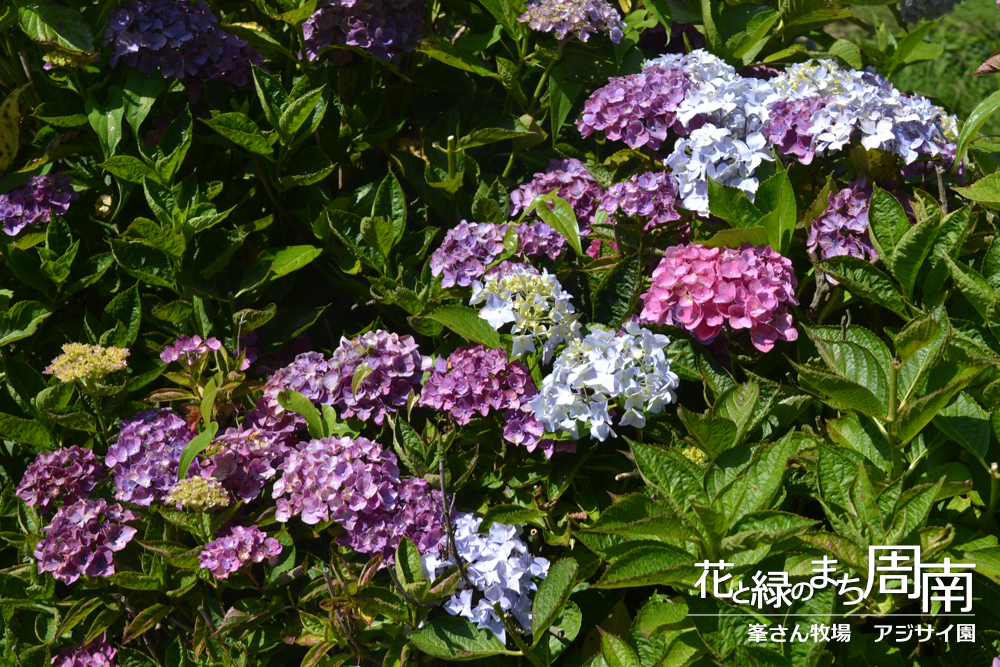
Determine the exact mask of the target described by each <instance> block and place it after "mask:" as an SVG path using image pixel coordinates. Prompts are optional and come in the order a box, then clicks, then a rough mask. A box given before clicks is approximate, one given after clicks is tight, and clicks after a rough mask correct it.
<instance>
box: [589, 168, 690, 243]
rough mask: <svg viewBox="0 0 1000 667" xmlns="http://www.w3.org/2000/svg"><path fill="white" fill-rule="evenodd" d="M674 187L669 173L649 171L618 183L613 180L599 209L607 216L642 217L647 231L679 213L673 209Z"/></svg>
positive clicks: (663, 223) (668, 220) (677, 218)
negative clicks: (613, 182) (620, 214)
mask: <svg viewBox="0 0 1000 667" xmlns="http://www.w3.org/2000/svg"><path fill="white" fill-rule="evenodd" d="M676 201H677V190H676V189H675V188H674V183H673V180H672V179H671V178H670V174H669V173H667V172H665V171H653V172H648V173H645V174H636V175H634V176H632V177H630V178H629V179H628V180H625V181H622V182H621V183H615V184H614V185H612V186H611V188H610V189H608V191H607V193H606V194H605V195H604V199H602V200H601V209H602V210H604V211H606V212H607V213H608V215H609V216H612V217H614V216H615V214H618V213H622V214H624V215H626V216H629V217H632V216H637V217H640V218H645V219H646V226H645V230H646V231H649V230H651V229H653V228H655V227H659V226H660V225H665V224H667V223H668V222H672V221H674V220H680V218H681V216H680V214H679V213H678V212H677V211H676V210H675V209H674V204H675V203H676Z"/></svg>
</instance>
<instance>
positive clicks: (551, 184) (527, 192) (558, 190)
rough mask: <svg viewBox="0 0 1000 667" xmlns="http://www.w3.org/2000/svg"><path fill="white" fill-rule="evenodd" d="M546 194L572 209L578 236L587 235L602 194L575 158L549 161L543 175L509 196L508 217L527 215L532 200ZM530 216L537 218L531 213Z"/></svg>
mask: <svg viewBox="0 0 1000 667" xmlns="http://www.w3.org/2000/svg"><path fill="white" fill-rule="evenodd" d="M550 192H554V193H555V194H556V196H557V197H560V198H561V199H564V200H566V203H568V204H569V205H570V206H571V207H572V208H573V212H574V213H575V214H576V220H577V222H578V223H579V225H580V233H581V234H587V233H589V232H590V226H591V225H592V224H593V223H594V216H595V215H596V214H597V207H598V204H600V201H601V197H602V196H603V194H604V190H603V189H602V188H601V186H600V185H599V184H598V183H597V181H596V180H595V179H594V177H593V176H592V175H591V173H590V172H589V171H587V167H586V166H584V164H583V163H582V162H580V161H579V160H577V159H576V158H569V159H566V160H552V161H550V162H549V168H548V170H547V171H544V172H540V173H537V174H535V175H534V176H532V177H531V180H530V181H528V182H526V183H523V184H521V186H520V187H518V188H517V189H516V190H514V191H513V192H511V193H510V214H511V216H512V217H513V216H518V215H520V214H521V213H522V212H523V211H527V210H528V209H529V208H530V207H531V203H532V202H533V201H535V198H536V197H538V196H539V195H547V194H549V193H550ZM550 208H551V206H550ZM533 215H536V216H537V215H538V214H537V213H533Z"/></svg>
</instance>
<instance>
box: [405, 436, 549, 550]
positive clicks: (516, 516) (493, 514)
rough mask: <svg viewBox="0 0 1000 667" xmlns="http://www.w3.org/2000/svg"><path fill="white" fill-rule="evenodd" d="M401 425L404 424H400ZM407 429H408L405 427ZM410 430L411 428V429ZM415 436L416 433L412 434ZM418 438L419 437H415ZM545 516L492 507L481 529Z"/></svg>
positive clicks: (534, 511) (531, 510) (511, 507)
mask: <svg viewBox="0 0 1000 667" xmlns="http://www.w3.org/2000/svg"><path fill="white" fill-rule="evenodd" d="M400 423H401V424H402V423H404V422H400ZM407 428H410V427H409V425H407ZM411 430H412V428H411ZM413 435H414V436H416V433H415V432H414V434H413ZM416 437H417V438H419V436H416ZM543 516H545V512H542V511H541V510H538V509H536V508H534V507H522V506H521V505H494V506H493V507H491V508H489V509H488V510H486V514H485V515H483V523H482V528H483V529H484V530H485V529H487V528H489V527H490V526H491V525H493V524H494V523H502V524H505V525H508V526H513V525H517V524H525V523H528V522H529V521H534V520H535V519H539V518H541V517H543Z"/></svg>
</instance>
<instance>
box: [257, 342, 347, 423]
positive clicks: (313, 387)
mask: <svg viewBox="0 0 1000 667" xmlns="http://www.w3.org/2000/svg"><path fill="white" fill-rule="evenodd" d="M328 378H329V379H328ZM333 384H336V372H335V370H334V369H333V367H332V366H331V365H330V362H329V361H327V359H326V357H324V356H323V355H322V353H320V352H303V353H302V354H300V355H298V356H297V357H295V360H294V361H292V363H290V364H289V365H288V366H285V367H284V368H280V369H278V370H276V371H275V372H274V373H273V374H272V375H271V377H269V378H268V379H267V382H266V383H265V384H264V395H263V396H262V397H261V399H260V401H259V403H258V409H259V410H260V411H261V412H262V413H263V414H264V415H266V418H267V421H268V422H270V423H272V424H274V425H275V426H277V425H278V424H281V423H288V424H291V425H293V426H295V425H300V426H302V427H304V426H305V420H304V419H302V417H300V416H299V415H297V414H295V413H292V412H288V411H287V410H285V409H284V408H283V407H281V403H279V402H278V396H279V395H281V394H282V393H285V392H289V391H297V392H299V393H300V394H302V395H303V396H305V397H306V398H308V399H309V400H310V401H312V402H313V403H314V404H316V405H329V404H330V403H332V402H333V399H332V397H331V394H330V389H331V385H333Z"/></svg>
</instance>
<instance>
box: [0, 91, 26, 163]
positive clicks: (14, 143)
mask: <svg viewBox="0 0 1000 667" xmlns="http://www.w3.org/2000/svg"><path fill="white" fill-rule="evenodd" d="M30 85H31V84H25V85H23V86H21V87H20V88H16V89H14V91H13V92H11V93H10V95H8V96H7V97H6V99H4V101H3V104H0V172H6V171H7V169H8V168H9V167H10V165H11V164H13V162H14V158H15V157H16V156H17V151H18V150H20V148H21V139H20V137H21V123H20V120H21V109H20V107H19V106H18V100H19V99H20V98H21V93H22V92H24V90H25V89H26V88H28V87H29V86H30Z"/></svg>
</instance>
